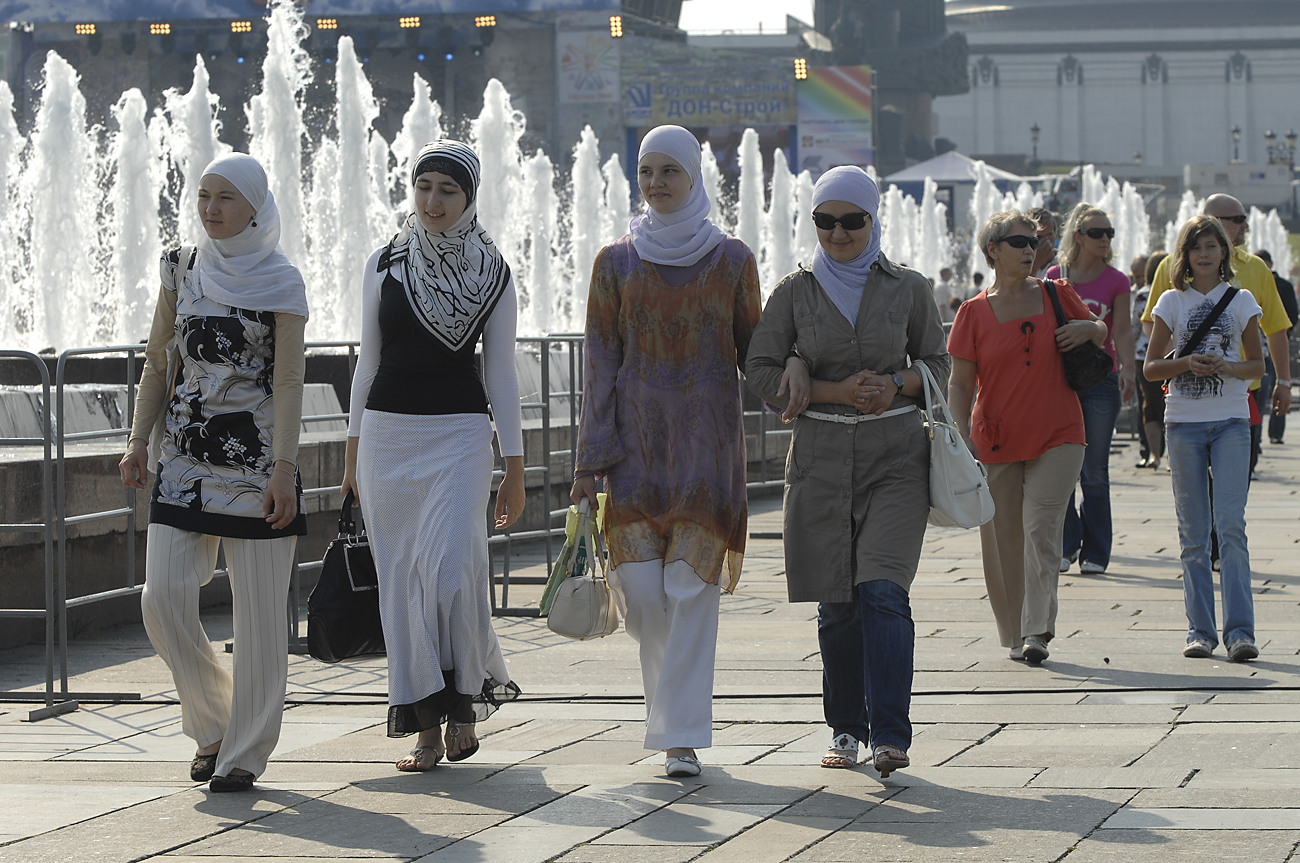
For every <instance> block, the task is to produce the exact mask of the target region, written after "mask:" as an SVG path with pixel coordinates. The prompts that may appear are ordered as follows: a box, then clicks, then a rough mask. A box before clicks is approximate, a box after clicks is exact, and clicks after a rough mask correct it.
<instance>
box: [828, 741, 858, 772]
mask: <svg viewBox="0 0 1300 863" xmlns="http://www.w3.org/2000/svg"><path fill="white" fill-rule="evenodd" d="M857 766H858V741H857V738H855V737H854V736H853V735H852V734H839V735H836V737H835V739H834V740H832V741H831V745H830V747H829V748H827V750H826V754H825V755H823V756H822V767H832V768H848V767H857Z"/></svg>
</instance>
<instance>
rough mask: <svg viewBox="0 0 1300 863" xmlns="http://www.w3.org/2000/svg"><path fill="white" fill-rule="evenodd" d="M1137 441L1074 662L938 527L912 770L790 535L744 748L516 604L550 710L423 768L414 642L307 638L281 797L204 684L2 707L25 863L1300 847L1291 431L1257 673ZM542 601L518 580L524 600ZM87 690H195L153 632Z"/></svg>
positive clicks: (480, 862) (1266, 471) (754, 518)
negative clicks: (864, 692) (844, 764)
mask: <svg viewBox="0 0 1300 863" xmlns="http://www.w3.org/2000/svg"><path fill="white" fill-rule="evenodd" d="M1131 460H1132V454H1131V450H1125V451H1124V452H1122V453H1121V455H1119V456H1116V460H1115V461H1114V462H1113V465H1112V490H1113V493H1112V502H1113V507H1114V510H1115V512H1116V528H1117V530H1116V545H1115V552H1114V555H1113V559H1112V565H1111V567H1110V571H1108V572H1107V573H1106V574H1105V575H1103V576H1100V577H1094V576H1083V575H1082V574H1080V573H1078V572H1077V571H1071V572H1069V573H1067V574H1064V575H1063V576H1062V579H1061V588H1060V603H1061V610H1060V618H1059V619H1060V626H1059V630H1060V631H1059V633H1058V637H1057V638H1056V639H1055V640H1054V641H1053V642H1052V656H1051V657H1050V658H1049V659H1048V661H1047V662H1045V663H1044V664H1043V666H1042V667H1039V668H1031V667H1028V666H1026V665H1025V664H1023V663H1017V662H1013V661H1011V660H1009V659H1008V658H1007V656H1006V651H1005V650H1004V649H1003V648H1002V647H1000V646H999V645H998V644H997V638H996V631H995V628H994V626H993V623H992V619H991V615H990V613H989V608H988V601H987V599H986V598H985V590H984V584H983V573H982V569H981V561H980V556H979V536H978V531H962V530H957V529H932V530H931V531H930V532H929V534H928V535H927V538H926V540H925V543H924V547H923V553H922V558H921V564H920V570H919V574H918V577H917V579H916V581H915V582H914V584H913V588H912V605H913V609H914V618H915V620H916V622H917V635H918V638H917V642H916V663H915V664H916V669H917V673H916V676H915V686H914V689H915V690H916V691H915V694H914V697H913V702H912V719H913V721H914V729H913V731H914V735H913V743H912V746H911V751H910V754H911V757H912V766H911V767H910V768H909V769H907V770H903V771H896V772H895V773H894V774H893V775H891V776H890V777H889V778H888V779H886V780H883V781H882V780H881V778H880V776H879V774H877V773H876V772H875V771H874V770H873V769H872V768H870V767H869V766H867V765H861V766H859V767H857V768H855V769H851V770H827V769H824V768H821V767H820V766H819V763H818V762H819V758H820V755H821V753H822V752H823V751H824V749H825V747H826V745H827V743H828V742H829V739H830V729H828V728H827V727H826V726H825V725H824V724H823V717H822V710H821V699H820V694H821V673H822V672H821V669H822V663H821V658H820V655H819V653H818V645H817V634H816V623H815V615H816V606H815V605H814V604H811V603H803V604H793V605H792V604H790V603H787V602H786V600H785V594H786V592H785V582H784V575H783V572H784V560H783V551H782V546H781V542H780V541H779V540H771V539H761V538H751V539H750V541H749V543H748V547H747V553H746V560H745V574H744V578H743V580H742V582H741V585H740V589H739V590H738V592H737V594H736V595H734V596H725V597H723V599H722V603H721V617H720V625H719V632H720V638H719V645H718V656H717V662H716V672H715V674H716V676H715V696H716V697H715V702H714V726H713V727H714V734H713V737H714V741H713V742H714V744H715V745H714V746H713V747H712V748H711V749H706V750H702V751H701V753H700V754H701V757H702V759H703V761H704V765H705V767H704V771H703V773H702V775H701V776H699V777H694V778H686V779H673V778H669V777H667V776H665V775H664V773H663V763H662V761H663V757H662V755H661V754H659V753H655V752H651V751H647V750H644V749H642V748H641V742H642V740H643V738H644V735H645V705H644V704H643V703H642V701H641V699H640V692H641V689H640V672H639V666H638V659H637V653H638V650H637V646H636V643H635V642H634V641H633V640H632V639H631V638H629V637H628V635H627V633H626V631H620V632H618V633H616V634H614V635H613V636H610V637H608V638H605V639H599V640H596V641H593V642H582V643H579V642H571V641H568V640H566V639H563V638H561V637H559V636H556V635H555V634H554V633H551V632H550V631H549V630H548V629H547V628H546V625H545V621H543V620H540V619H536V618H497V619H496V620H495V621H494V624H495V626H496V629H497V632H498V637H499V639H500V641H501V644H502V649H503V651H504V652H505V654H506V657H507V661H508V663H509V665H510V669H511V675H512V677H513V678H514V679H515V680H516V681H518V682H519V684H520V686H521V687H522V688H523V691H524V698H523V699H521V700H520V701H518V702H515V703H513V704H509V705H505V706H504V707H503V708H502V710H501V711H499V712H498V713H497V714H495V715H494V716H493V717H492V718H491V719H490V720H488V721H487V722H485V723H483V724H482V726H481V727H480V728H479V733H480V735H481V736H482V740H483V747H482V749H481V750H480V751H479V753H478V754H477V755H476V756H474V757H473V758H472V759H470V760H469V761H467V762H463V763H459V764H454V765H452V764H442V765H439V766H438V768H436V769H435V770H432V771H429V772H428V773H424V774H401V773H397V772H396V771H395V770H394V768H393V761H394V760H395V759H396V758H398V757H399V756H400V755H401V754H402V753H404V752H405V751H406V750H407V749H409V748H410V746H411V744H412V742H413V741H411V740H394V739H390V738H388V737H387V735H386V730H385V726H384V719H385V712H386V703H385V698H386V688H387V687H386V677H387V673H386V664H385V662H384V661H383V660H369V661H365V662H360V663H351V664H348V665H346V666H325V665H322V664H320V663H317V662H315V661H313V660H311V659H310V658H309V657H305V656H293V657H290V660H289V669H290V672H289V673H290V678H289V692H290V701H291V702H292V706H291V707H290V708H289V709H288V710H287V711H286V714H285V722H284V733H283V736H282V738H281V741H280V745H279V746H278V748H277V750H276V752H275V753H274V756H273V758H272V761H271V762H270V764H269V765H268V769H267V771H266V774H265V775H264V776H263V777H261V778H260V779H259V782H258V785H257V788H256V790H255V791H254V792H253V793H252V794H250V795H211V794H210V793H209V792H208V791H207V789H206V788H205V787H203V786H196V785H195V784H194V783H191V782H190V781H189V779H188V775H187V767H188V762H189V759H190V756H191V755H192V753H193V743H192V742H191V741H188V740H186V739H185V738H184V737H183V735H182V734H181V733H180V713H179V708H178V706H177V705H176V704H174V703H170V704H168V703H158V704H137V705H126V704H123V705H107V706H105V705H86V706H84V707H83V708H82V709H81V710H80V711H77V712H75V713H72V714H67V715H65V716H62V717H58V718H55V719H51V720H48V721H46V722H42V723H34V724H33V723H25V722H20V721H19V720H20V719H21V718H22V716H23V715H24V710H23V709H22V707H21V705H0V813H6V812H13V813H19V815H17V816H14V817H6V816H5V815H4V814H0V863H10V861H21V863H29V861H36V863H44V861H50V863H55V861H57V863H82V861H86V863H89V861H92V860H93V861H95V863H138V861H141V860H146V859H147V860H160V861H161V860H166V861H168V863H199V861H203V863H226V861H234V860H240V861H244V860H248V859H261V858H263V857H265V858H266V859H270V860H275V861H285V863H298V861H306V860H309V859H310V860H321V859H334V860H362V859H393V860H402V861H413V860H430V861H442V863H447V861H450V863H461V861H463V863H471V861H472V863H497V861H500V863H687V861H696V860H704V861H707V863H729V861H739V863H766V861H770V863H787V861H793V860H798V861H804V863H850V861H852V863H861V861H862V860H880V861H904V860H907V861H925V863H945V861H959V860H960V861H985V860H988V861H995V860H996V861H1004V860H1025V861H1034V863H1040V861H1057V860H1059V861H1061V863H1079V861H1084V863H1088V861H1117V860H1120V859H1123V861H1125V863H1132V861H1161V863H1163V861H1165V860H1170V859H1177V860H1179V861H1199V860H1210V859H1213V860H1215V861H1220V860H1251V861H1255V860H1260V861H1273V860H1276V861H1278V863H1282V861H1287V860H1288V858H1291V859H1290V863H1296V861H1297V859H1300V858H1297V857H1296V849H1297V844H1298V843H1300V825H1297V823H1296V822H1295V818H1296V815H1297V813H1300V691H1296V690H1295V688H1296V687H1300V655H1297V653H1298V652H1300V614H1298V613H1297V608H1298V607H1300V573H1297V571H1296V568H1295V559H1296V556H1295V548H1296V546H1297V543H1300V519H1296V518H1295V517H1294V506H1295V500H1296V498H1295V496H1294V495H1293V494H1292V492H1293V491H1294V490H1295V489H1296V488H1297V487H1300V447H1296V448H1295V450H1294V452H1293V451H1291V448H1288V447H1274V448H1269V449H1268V450H1266V464H1264V465H1262V467H1263V476H1265V477H1266V478H1267V477H1270V476H1272V477H1277V479H1265V480H1263V481H1261V482H1258V483H1255V484H1254V485H1253V486H1252V490H1251V497H1250V502H1249V504H1248V510H1247V519H1248V532H1249V533H1250V537H1251V548H1252V551H1253V553H1254V557H1253V559H1252V564H1253V569H1254V573H1255V577H1254V579H1253V581H1254V585H1253V586H1254V594H1255V600H1256V611H1257V626H1256V630H1257V635H1258V638H1259V641H1260V644H1261V645H1262V646H1263V655H1262V656H1261V657H1260V659H1259V660H1258V661H1257V662H1253V663H1248V664H1244V665H1239V664H1235V663H1231V662H1228V661H1226V659H1225V658H1224V657H1223V656H1222V655H1221V654H1220V655H1218V656H1216V657H1214V658H1212V659H1210V660H1199V661H1196V660H1187V659H1185V658H1184V657H1182V656H1181V653H1180V650H1181V646H1182V642H1183V641H1184V639H1185V631H1186V621H1185V618H1184V613H1183V603H1182V594H1181V583H1180V581H1179V579H1178V575H1179V564H1178V561H1177V526H1176V523H1175V520H1174V518H1173V516H1172V509H1171V504H1170V497H1169V495H1170V489H1169V481H1168V477H1167V476H1155V475H1148V474H1147V473H1145V472H1141V471H1135V470H1133V469H1132V468H1131V466H1126V464H1128V465H1131ZM780 529H781V512H780V499H779V497H769V498H755V499H754V500H753V501H752V505H751V530H752V531H753V532H756V533H760V534H763V533H773V532H779V531H780ZM511 566H512V571H513V572H515V573H518V574H544V571H545V555H544V549H542V548H541V546H540V545H539V544H534V545H533V546H530V545H529V544H528V543H523V542H521V543H515V544H514V547H513V549H512V562H511ZM538 593H539V589H535V588H534V587H531V586H522V585H515V586H514V587H512V592H511V601H512V604H514V603H516V602H520V603H524V604H527V603H530V602H535V601H536V597H537V595H538ZM204 625H205V627H207V629H208V631H209V632H210V633H212V634H213V635H214V636H216V637H218V638H222V639H226V638H229V637H230V631H231V627H230V618H229V612H228V609H226V610H223V609H205V611H204ZM230 658H231V657H230V655H229V654H224V653H223V654H220V655H219V661H220V662H222V663H223V664H227V665H228V664H229V661H230ZM43 674H44V657H43V655H42V652H41V648H40V646H31V647H24V648H18V649H15V650H11V651H6V652H5V653H4V654H0V688H5V689H27V690H36V689H39V688H40V687H41V686H42V681H43ZM69 684H70V686H71V687H72V688H73V689H81V690H91V691H124V690H130V691H139V692H141V693H144V694H145V695H146V697H148V698H150V699H157V700H159V701H160V702H166V701H174V698H175V692H174V691H173V688H172V683H171V679H170V675H169V673H168V672H167V669H166V667H165V666H164V665H163V664H162V663H161V662H160V661H159V659H158V658H157V656H156V654H155V653H154V652H153V650H152V648H151V647H150V646H149V644H148V641H147V639H146V638H145V637H144V635H143V633H142V631H140V630H139V628H133V627H125V628H123V629H120V630H114V631H107V632H100V633H95V634H94V635H92V636H90V637H89V638H86V639H81V640H75V641H74V642H73V645H72V651H71V652H70V655H69ZM1225 688H1228V689H1227V690H1226V691H1225ZM300 702H307V703H300ZM230 798H235V799H230ZM34 802H35V805H33V803H34ZM1210 828H1212V829H1210Z"/></svg>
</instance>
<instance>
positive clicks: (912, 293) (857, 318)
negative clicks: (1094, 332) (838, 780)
mask: <svg viewBox="0 0 1300 863" xmlns="http://www.w3.org/2000/svg"><path fill="white" fill-rule="evenodd" d="M879 205H880V192H879V191H878V190H877V188H876V184H875V182H874V181H872V179H871V177H870V176H868V175H867V173H866V172H865V171H863V170H862V169H860V168H856V167H841V168H833V169H831V170H830V171H827V172H826V173H825V174H823V175H822V176H821V178H820V179H819V180H818V181H817V185H816V187H815V188H814V190H813V212H812V217H813V221H814V223H815V224H816V226H817V242H818V246H817V249H816V251H815V253H814V257H813V264H812V269H811V271H810V270H807V269H802V268H801V269H800V270H799V271H798V272H795V273H791V274H790V275H788V276H786V277H785V278H784V279H783V280H782V281H781V282H780V284H778V285H777V286H776V289H775V290H774V291H773V292H772V297H771V299H769V300H768V303H767V307H766V308H765V309H764V310H763V317H762V319H761V320H760V321H759V325H758V329H757V330H756V331H755V333H754V340H753V342H752V343H751V345H750V354H749V359H748V361H747V362H746V376H747V379H748V383H749V387H750V389H751V390H753V391H754V392H755V393H756V394H757V395H759V396H760V397H762V398H763V399H764V400H766V401H767V402H768V403H770V404H772V405H775V406H780V407H783V408H784V409H785V416H786V417H795V419H794V437H793V440H792V443H791V446H790V452H789V455H788V457H787V461H786V486H785V529H784V532H783V535H784V537H785V567H786V581H787V584H788V588H789V597H790V601H791V602H817V603H818V606H817V636H818V640H819V642H820V645H821V656H822V668H823V671H822V709H823V711H824V712H825V716H826V724H827V725H829V726H830V728H831V735H832V737H831V744H830V747H829V748H828V749H827V751H826V754H825V755H824V756H823V757H822V760H821V764H822V766H823V767H853V766H855V765H856V764H857V763H858V744H859V743H862V744H865V745H866V746H867V747H868V748H869V750H870V752H871V761H872V764H873V766H874V767H875V768H876V769H877V770H879V771H880V773H881V776H882V777H884V776H888V775H889V774H890V772H892V771H894V770H897V769H900V768H903V767H907V766H908V765H909V764H910V761H909V758H908V754H907V750H908V748H909V747H910V746H911V743H912V723H911V719H910V717H909V709H910V704H911V690H912V668H913V653H914V646H915V626H914V624H913V622H912V611H911V604H910V600H909V597H908V591H909V589H910V587H911V585H912V581H913V579H915V578H916V570H917V565H918V563H919V561H920V558H921V544H922V541H923V540H924V539H925V529H926V523H927V519H928V517H929V514H930V448H929V439H928V438H927V437H926V435H925V432H924V429H923V427H922V422H921V416H920V414H919V413H918V412H917V408H918V407H924V406H925V393H924V390H923V385H922V380H921V373H920V371H919V370H918V366H921V365H924V366H925V367H926V368H928V369H929V371H930V372H931V374H932V375H933V376H934V378H935V381H936V382H937V383H938V385H939V386H940V387H942V386H943V382H944V381H945V380H946V379H947V377H948V369H949V359H948V354H947V352H946V351H945V350H944V332H943V323H942V321H941V320H940V318H939V311H938V308H937V307H936V306H935V304H934V301H933V299H931V296H932V295H931V292H930V286H929V281H928V280H927V279H926V278H925V277H924V276H923V275H921V274H920V273H918V272H916V271H915V270H910V269H908V268H906V267H903V266H900V265H898V264H895V263H893V262H892V261H890V260H889V259H888V258H887V257H885V255H884V254H883V253H882V252H881V251H880V233H881V226H880V221H879V219H878V213H879ZM792 353H796V354H797V359H790V357H791V354H792ZM909 358H910V362H909ZM805 364H806V366H805ZM788 365H789V366H790V372H791V373H792V374H790V375H787V366H788ZM808 375H811V377H812V380H811V402H812V404H811V405H805V403H804V402H803V398H802V394H803V393H804V392H807V390H808V384H807V383H806V381H807V378H808ZM788 378H789V379H788ZM787 389H788V390H790V391H791V395H790V397H789V398H787V395H786V391H787ZM805 406H807V408H808V409H807V410H805V409H804V408H805Z"/></svg>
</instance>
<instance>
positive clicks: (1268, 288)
mask: <svg viewBox="0 0 1300 863" xmlns="http://www.w3.org/2000/svg"><path fill="white" fill-rule="evenodd" d="M1172 260H1173V256H1172V255H1170V256H1169V257H1167V258H1165V259H1164V260H1163V261H1161V262H1160V266H1158V267H1157V268H1156V274H1155V277H1154V278H1153V279H1152V280H1151V296H1149V297H1147V305H1146V308H1145V309H1143V310H1142V320H1143V321H1144V322H1145V323H1151V310H1152V309H1154V308H1155V307H1156V301H1157V300H1159V299H1160V295H1161V294H1163V293H1164V292H1165V291H1167V290H1170V289H1171V288H1172V287H1173V283H1172V282H1171V281H1170V280H1169V262H1170V261H1172ZM1229 284H1231V285H1232V286H1233V287H1234V288H1240V289H1243V290H1247V291H1250V295H1251V296H1253V297H1254V298H1255V302H1257V303H1259V307H1260V309H1262V310H1263V313H1262V314H1261V315H1260V316H1259V328H1260V329H1261V330H1263V331H1264V335H1265V336H1271V335H1272V334H1273V333H1276V332H1277V331H1278V330H1285V329H1287V328H1289V327H1290V326H1291V319H1290V318H1289V317H1287V313H1286V307H1285V306H1283V305H1282V297H1281V295H1279V294H1278V292H1277V282H1275V281H1274V280H1273V272H1272V271H1271V270H1270V269H1269V268H1268V264H1266V263H1264V262H1263V261H1262V260H1261V259H1259V258H1257V257H1255V256H1254V255H1252V254H1251V253H1250V252H1248V251H1246V247H1245V246H1236V247H1235V248H1233V250H1232V281H1231V282H1230V283H1229ZM1250 388H1251V389H1252V390H1255V389H1259V381H1258V380H1256V381H1252V382H1251V384H1250Z"/></svg>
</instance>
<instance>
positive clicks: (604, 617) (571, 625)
mask: <svg viewBox="0 0 1300 863" xmlns="http://www.w3.org/2000/svg"><path fill="white" fill-rule="evenodd" d="M576 539H577V541H578V542H579V543H583V542H585V545H586V548H585V549H582V548H575V549H574V553H573V555H572V561H573V563H572V564H571V569H578V568H579V567H581V569H580V570H578V572H577V574H575V575H571V576H569V577H568V578H566V579H564V581H562V582H560V585H559V587H558V588H557V589H556V592H555V599H554V601H553V602H552V604H551V611H550V614H548V615H547V617H546V625H547V626H548V627H549V628H550V630H551V632H554V633H555V634H557V635H563V636H564V637H565V638H576V639H578V640H579V641H585V640H586V639H588V638H604V637H605V636H606V635H611V634H613V633H615V632H617V631H618V604H617V602H616V601H615V595H614V591H613V589H612V588H610V586H609V581H608V578H607V572H606V563H605V543H604V541H603V539H602V538H601V535H600V533H599V532H598V531H597V530H596V529H595V519H594V518H593V517H592V514H591V500H590V499H589V498H585V497H584V498H583V499H582V502H581V503H579V504H578V530H577V534H576ZM584 552H585V553H584ZM584 564H585V566H584Z"/></svg>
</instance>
